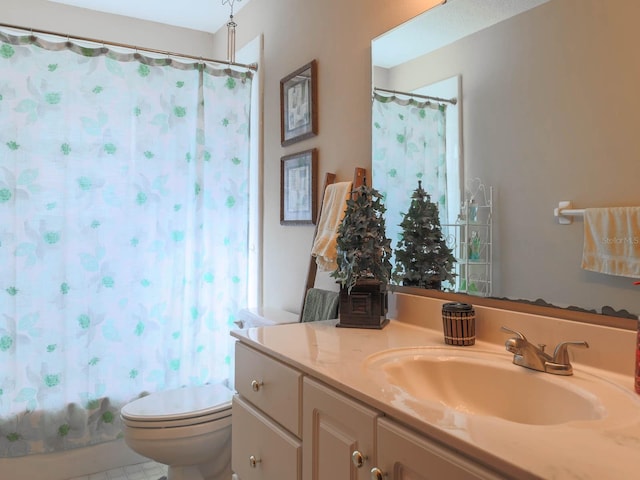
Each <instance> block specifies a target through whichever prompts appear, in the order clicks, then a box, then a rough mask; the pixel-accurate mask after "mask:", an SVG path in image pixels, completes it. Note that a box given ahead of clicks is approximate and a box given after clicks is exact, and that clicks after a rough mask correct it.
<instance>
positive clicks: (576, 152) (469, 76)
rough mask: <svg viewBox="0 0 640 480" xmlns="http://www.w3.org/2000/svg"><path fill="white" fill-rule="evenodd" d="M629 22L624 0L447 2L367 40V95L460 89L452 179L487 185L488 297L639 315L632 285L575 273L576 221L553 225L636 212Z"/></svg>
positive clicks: (635, 72)
mask: <svg viewBox="0 0 640 480" xmlns="http://www.w3.org/2000/svg"><path fill="white" fill-rule="evenodd" d="M637 18H640V2H633V1H615V2H585V1H583V0H483V1H481V2H480V1H477V0H448V1H447V2H446V3H444V4H443V5H440V6H437V7H435V8H433V9H431V10H429V11H427V12H425V13H424V14H422V15H420V16H418V17H416V18H415V19H412V20H410V21H409V22H407V23H406V24H403V25H401V26H399V27H397V28H395V29H393V30H392V31H390V32H388V33H386V34H384V35H382V36H380V37H378V38H376V39H374V40H373V42H372V56H373V58H372V65H373V76H372V78H373V86H374V88H376V87H378V88H385V89H389V90H393V91H399V92H416V91H419V89H422V88H424V87H425V86H427V85H431V84H435V83H438V82H440V81H442V80H444V79H448V78H453V77H459V79H460V84H461V85H462V88H461V91H460V92H459V93H460V95H459V98H458V101H459V110H460V115H461V130H460V133H461V150H460V159H461V160H460V165H461V171H462V172H463V174H464V178H465V179H472V178H480V179H482V181H483V182H484V183H485V184H487V185H490V186H492V187H494V198H493V203H494V209H493V288H492V296H493V297H497V298H501V299H512V300H521V301H525V302H536V303H544V304H550V305H553V306H557V307H562V308H574V307H575V308H577V309H585V310H587V311H592V312H596V313H605V314H608V315H612V314H613V315H620V316H625V315H631V316H637V315H638V314H640V286H634V285H633V279H631V278H628V277H619V276H611V275H605V274H601V273H595V272H590V271H586V270H583V269H582V268H581V259H582V248H583V238H584V236H583V235H584V232H583V229H584V225H583V221H582V218H581V217H579V216H576V217H572V218H573V221H572V223H571V224H569V225H563V224H560V223H559V222H558V218H556V217H555V216H554V209H555V208H557V207H558V204H559V202H561V201H571V202H572V204H573V208H576V209H582V208H589V207H614V206H638V205H640V193H639V192H640V188H639V185H638V179H639V178H640V177H639V176H638V172H639V171H640V170H639V169H638V165H639V163H638V162H639V161H640V158H638V154H639V153H640V147H639V145H640V142H638V140H637V138H638V133H637V128H638V125H640V118H639V116H640V93H639V92H638V85H640V63H638V62H636V61H635V60H634V59H635V58H636V56H637V46H638V45H640V30H638V29H637V28H636V24H635V23H636V19H637ZM480 20H483V21H484V23H479V22H480ZM416 47H421V48H422V47H429V48H422V49H417V48H416ZM385 52H391V55H390V56H389V54H388V53H387V54H386V56H385ZM389 58H391V59H393V60H389ZM374 135H375V132H374ZM462 153H464V155H462ZM373 175H374V178H375V175H376V172H375V169H374V172H373ZM389 215H391V216H393V214H392V212H387V224H390V223H392V222H395V223H399V222H396V219H393V218H389ZM630 240H631V241H638V242H640V232H638V235H637V237H635V235H634V238H632V239H630ZM607 307H609V308H607Z"/></svg>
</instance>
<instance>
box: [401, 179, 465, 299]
mask: <svg viewBox="0 0 640 480" xmlns="http://www.w3.org/2000/svg"><path fill="white" fill-rule="evenodd" d="M400 227H401V228H402V233H401V238H400V240H399V241H398V245H397V248H396V250H395V252H394V253H395V257H396V269H395V272H394V275H393V278H394V280H396V281H397V282H399V283H402V284H404V285H411V286H418V287H422V288H437V289H440V286H441V283H442V282H443V281H449V282H451V283H453V282H454V278H455V274H454V273H453V268H454V264H455V262H456V259H455V257H454V256H453V253H452V251H451V249H450V248H449V247H448V246H447V243H446V240H445V238H444V236H443V235H442V227H441V225H440V217H439V215H438V205H437V204H435V203H434V202H432V201H431V197H430V195H429V194H428V193H427V192H426V191H425V190H424V189H423V188H422V182H420V181H418V188H417V189H415V190H414V191H413V194H412V195H411V205H410V206H409V211H408V212H407V213H406V214H405V213H403V214H402V222H401V223H400Z"/></svg>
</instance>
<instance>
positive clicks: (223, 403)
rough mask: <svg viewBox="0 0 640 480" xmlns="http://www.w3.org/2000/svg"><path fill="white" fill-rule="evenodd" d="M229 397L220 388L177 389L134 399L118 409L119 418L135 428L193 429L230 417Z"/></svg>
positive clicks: (223, 387) (207, 386)
mask: <svg viewBox="0 0 640 480" xmlns="http://www.w3.org/2000/svg"><path fill="white" fill-rule="evenodd" d="M232 397H233V392H232V391H231V390H229V389H228V388H227V387H226V386H225V385H222V384H214V385H203V386H198V387H185V388H178V389H174V390H166V391H163V392H157V393H153V394H151V395H147V396H146V397H142V398H138V399H137V400H134V401H133V402H131V403H128V404H127V405H125V406H124V407H122V409H121V410H120V415H121V417H122V419H123V421H124V422H125V423H126V424H127V425H130V426H137V427H147V428H156V427H167V426H184V425H193V424H196V423H204V422H209V421H214V420H217V419H219V418H224V417H228V416H230V415H231V399H232Z"/></svg>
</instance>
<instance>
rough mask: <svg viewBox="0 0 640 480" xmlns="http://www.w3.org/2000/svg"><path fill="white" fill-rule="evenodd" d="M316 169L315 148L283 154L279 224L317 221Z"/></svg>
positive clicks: (301, 223)
mask: <svg viewBox="0 0 640 480" xmlns="http://www.w3.org/2000/svg"><path fill="white" fill-rule="evenodd" d="M317 170H318V151H317V149H315V148H314V149H311V150H305V151H304V152H299V153H294V154H292V155H286V156H284V157H282V160H281V165H280V223H281V224H282V225H307V224H315V223H316V212H317V201H316V197H317V193H318V192H317V187H316V175H317Z"/></svg>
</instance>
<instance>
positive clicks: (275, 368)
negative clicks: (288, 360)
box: [235, 342, 302, 437]
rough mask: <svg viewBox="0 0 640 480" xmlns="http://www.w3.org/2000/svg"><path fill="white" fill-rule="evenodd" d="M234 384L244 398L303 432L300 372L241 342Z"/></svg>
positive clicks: (238, 348) (276, 419)
mask: <svg viewBox="0 0 640 480" xmlns="http://www.w3.org/2000/svg"><path fill="white" fill-rule="evenodd" d="M235 387H236V390H237V391H238V393H239V394H240V395H241V396H242V397H243V398H244V399H245V400H248V401H249V402H251V403H252V404H253V405H255V406H256V407H258V408H259V409H260V410H262V411H263V412H264V413H266V414H267V415H269V416H270V417H271V418H273V419H274V420H275V421H276V422H278V423H280V425H282V426H283V427H284V428H286V429H287V430H289V431H290V432H292V433H293V434H294V435H296V436H298V437H300V436H301V433H302V432H301V431H300V428H301V425H300V423H301V422H300V404H301V392H302V374H301V373H300V372H298V371H297V370H295V369H293V368H291V367H288V366H286V365H285V364H283V363H281V362H279V361H277V360H274V359H273V358H271V357H269V356H267V355H264V354H263V353H260V352H258V351H257V350H254V349H252V348H250V347H247V346H246V345H244V344H242V343H240V342H238V343H236V375H235Z"/></svg>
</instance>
